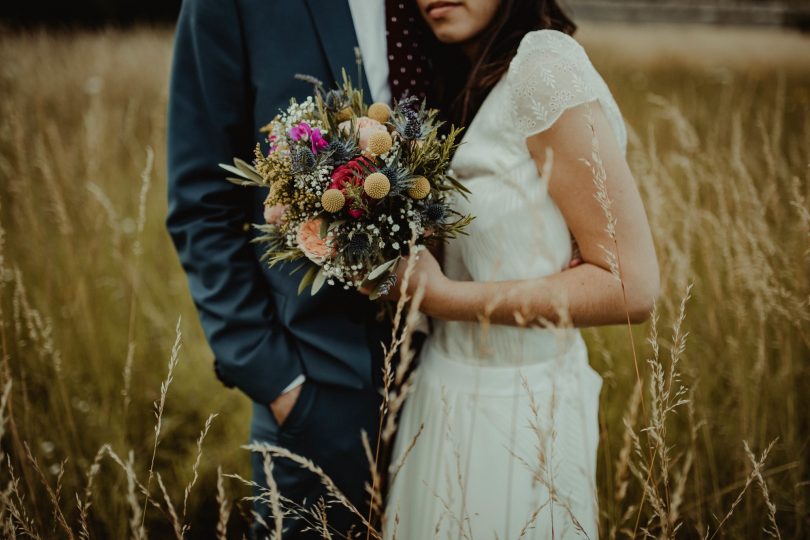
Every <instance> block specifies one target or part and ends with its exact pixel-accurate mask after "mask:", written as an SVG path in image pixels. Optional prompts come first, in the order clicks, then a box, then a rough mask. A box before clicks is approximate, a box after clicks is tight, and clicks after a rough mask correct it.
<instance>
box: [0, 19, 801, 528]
mask: <svg viewBox="0 0 810 540" xmlns="http://www.w3.org/2000/svg"><path fill="white" fill-rule="evenodd" d="M580 39H581V41H582V42H583V44H584V45H585V47H586V49H587V50H588V51H589V52H590V54H591V57H592V59H593V61H594V64H595V65H596V66H597V68H598V69H599V70H600V71H601V72H602V73H603V75H604V77H605V79H606V81H607V82H608V84H609V86H610V87H611V88H612V90H613V91H614V95H615V96H616V99H617V101H618V103H619V105H620V107H621V108H622V110H623V112H624V114H625V117H626V120H627V123H628V126H629V128H630V129H629V131H630V134H631V135H630V151H629V154H628V159H629V162H630V164H631V167H632V169H633V171H634V173H635V176H636V179H637V181H638V183H639V185H640V187H641V191H642V194H643V196H644V199H645V202H646V204H647V209H648V214H649V217H650V221H651V225H652V229H653V234H654V236H655V239H656V244H657V249H658V254H659V258H660V263H661V268H662V279H663V287H664V289H663V294H662V297H661V299H660V301H659V305H658V324H657V334H658V340H657V343H659V344H660V351H659V353H658V354H657V355H656V354H655V352H654V351H655V348H654V347H652V346H651V344H650V343H648V341H647V340H646V338H647V337H649V336H650V335H651V332H652V331H653V330H652V329H651V323H648V324H646V325H644V326H642V327H639V328H636V329H635V330H634V337H635V344H636V351H635V352H636V355H637V356H638V362H639V367H640V370H641V376H642V378H643V379H644V391H643V399H642V400H641V404H640V403H639V398H638V397H637V394H636V393H635V392H634V388H635V385H636V372H635V367H634V362H633V351H632V350H631V347H630V345H629V340H628V332H627V329H626V328H609V329H593V330H587V331H586V337H587V341H588V343H589V345H590V347H591V362H592V364H593V365H594V367H595V368H596V369H597V371H599V372H600V373H601V374H602V375H603V377H604V379H605V385H604V388H603V391H602V397H601V400H602V440H601V448H600V461H599V498H600V509H601V513H602V521H601V527H602V537H604V538H613V537H618V538H626V537H628V536H639V537H641V536H643V535H644V534H649V535H650V536H653V537H665V538H669V537H678V538H698V537H699V538H704V537H708V538H712V537H715V534H716V537H724V538H760V537H766V536H769V535H771V536H776V537H781V538H797V539H798V538H806V537H807V536H808V535H810V509H809V508H808V505H810V459H809V458H808V456H809V455H810V448H808V443H809V442H810V410H809V409H808V404H807V399H808V396H810V278H809V277H808V275H809V274H810V203H809V202H808V200H810V182H809V180H810V36H801V35H799V34H792V33H787V32H781V31H777V30H744V29H716V28H708V27H667V26H660V27H629V26H628V27H624V26H603V27H596V26H593V25H591V26H585V27H583V29H582V31H581V35H580ZM170 56H171V32H170V31H169V30H166V29H139V30H132V31H113V30H110V31H102V32H98V33H56V34H54V33H45V32H35V33H30V34H18V33H11V32H4V33H2V34H0V96H2V97H1V98H0V118H2V123H0V325H1V326H0V347H2V349H1V350H0V353H1V354H2V362H1V363H0V365H1V366H2V368H1V369H0V390H4V393H3V394H2V403H0V420H1V422H0V426H1V427H0V435H2V446H1V447H0V457H2V462H3V464H2V466H1V468H0V490H2V494H0V530H2V531H3V533H2V534H3V536H14V535H16V536H20V537H26V536H31V537H42V538H50V537H81V538H86V537H93V538H124V537H127V536H130V537H138V534H137V531H138V529H139V525H140V523H141V521H143V522H144V523H145V526H146V532H147V533H148V535H149V537H151V538H163V537H171V536H175V535H177V534H179V535H184V536H185V537H187V538H210V537H213V536H215V535H216V534H220V535H223V536H224V535H225V534H226V531H225V530H224V529H223V525H222V524H219V528H218V522H219V521H220V520H221V519H224V518H225V516H226V511H227V510H230V519H229V523H228V529H227V536H228V537H240V536H241V533H242V532H243V531H244V530H245V524H246V523H247V518H246V515H247V514H249V504H248V503H247V502H245V501H242V500H241V498H242V497H244V496H246V495H248V493H249V490H248V489H247V488H246V487H245V486H244V484H243V483H241V482H240V481H239V480H238V479H236V478H233V477H230V476H226V475H228V474H239V475H241V476H244V477H247V476H248V475H249V467H248V453H247V451H246V450H244V449H242V448H240V446H241V445H242V444H244V443H245V442H247V425H248V415H249V407H248V403H247V400H246V398H244V397H242V396H240V395H239V394H238V393H237V392H236V391H234V390H227V389H225V388H224V387H221V386H220V384H219V383H218V382H217V381H216V379H215V378H214V375H213V371H212V368H211V355H210V352H209V351H208V349H207V345H206V344H205V341H204V339H203V335H202V332H201V329H200V327H199V324H198V322H197V318H196V313H195V311H194V307H193V304H192V302H191V299H190V297H189V294H188V292H187V289H186V284H185V278H184V275H183V272H182V270H181V268H180V266H179V263H178V261H177V258H176V256H175V253H174V249H173V247H172V245H171V242H170V240H169V237H168V235H167V233H166V231H165V229H164V226H163V221H164V216H165V213H166V195H165V192H166V173H165V149H164V148H165V127H166V98H167V79H168V72H169V64H170ZM690 284H692V288H691V299H690V300H689V302H688V303H687V304H686V308H685V319H684V320H682V321H681V324H680V325H678V324H677V323H678V321H679V320H680V318H679V309H680V305H681V301H682V299H683V298H684V295H685V293H686V290H687V288H688V287H689V285H690ZM178 320H180V323H179V327H178ZM673 325H674V326H675V327H676V328H675V330H674V331H673V329H672V326H673ZM176 327H178V328H179V329H180V331H181V332H182V348H181V349H180V351H179V355H178V356H177V357H176V360H177V362H176V367H175V368H174V370H173V378H172V380H171V384H170V386H168V390H167V392H164V393H163V395H164V396H165V407H164V408H163V411H162V416H161V417H160V424H159V425H160V430H159V445H158V446H157V450H156V452H155V444H156V443H155V435H156V416H155V413H154V410H155V409H154V405H153V402H156V401H157V402H158V406H161V401H162V398H161V395H162V393H161V388H162V387H161V384H162V383H163V382H164V380H165V379H166V377H167V369H168V364H169V361H170V358H171V357H172V346H173V344H174V343H175V340H176V332H175V330H176ZM687 332H688V336H686V335H685V333H687ZM648 359H651V360H652V361H651V362H650V363H648V362H647V360H648ZM673 361H674V362H675V364H676V366H675V367H676V369H675V370H674V371H671V366H672V364H673ZM164 384H165V383H164ZM681 384H682V385H683V387H684V393H683V394H678V388H679V387H680V385H681ZM164 388H165V386H164ZM667 396H668V397H667ZM680 398H684V399H685V400H687V403H683V404H681V405H677V406H674V410H672V411H668V412H667V409H668V408H669V406H670V405H674V404H675V403H676V402H677V401H679V400H680ZM213 413H217V414H218V416H217V417H216V418H214V419H213V421H212V422H211V425H210V430H209V431H208V433H207V436H206V437H205V438H204V440H203V441H202V443H201V446H200V447H198V438H199V436H200V432H201V430H203V427H204V425H205V423H206V419H207V418H208V417H209V415H210V414H213ZM773 441H775V443H774V444H773V446H772V447H770V445H771V443H772V442H773ZM746 444H747V445H748V447H750V450H751V452H753V453H754V454H755V456H754V459H753V460H752V458H751V456H749V455H747V453H746V446H745V445H746ZM104 445H108V446H104ZM199 448H201V457H199V454H200V450H199ZM768 448H771V450H770V452H769V453H768V454H767V456H766V459H764V460H763V461H759V459H760V456H761V454H762V453H763V452H764V451H766V449H768ZM100 449H101V450H100ZM153 455H154V464H153V466H152V465H151V464H152V460H153ZM116 457H117V460H118V461H116ZM130 460H131V461H130ZM218 468H219V469H220V470H221V471H222V475H221V476H220V475H218ZM150 470H152V471H154V472H155V473H156V474H155V475H154V476H153V477H152V479H151V480H150V481H149V486H150V493H151V500H152V502H153V503H154V504H149V505H148V506H147V508H148V509H147V512H146V515H145V517H144V516H142V515H141V512H142V509H143V507H144V497H143V496H142V495H141V493H140V492H139V491H138V485H137V483H136V481H137V482H140V483H144V484H145V483H147V478H148V477H149V471H150ZM650 471H652V472H650ZM158 474H159V475H160V478H159V479H158V476H157V475H158ZM159 480H160V482H162V484H163V485H165V488H166V492H167V494H168V495H169V497H170V499H171V500H172V502H173V505H172V506H173V507H174V511H175V513H176V514H177V517H176V519H175V518H172V516H171V514H170V511H169V507H168V504H167V503H166V501H165V497H164V496H163V494H162V493H161V489H160V487H159V486H160V482H159ZM218 480H219V484H220V486H219V488H218V486H217V484H218ZM192 482H194V485H193V487H192V488H191V489H190V492H189V493H190V494H189V495H188V500H187V505H185V504H184V503H183V500H184V492H185V490H186V487H187V485H189V484H190V483H192ZM55 501H56V502H57V503H58V504H55ZM88 505H89V506H88ZM186 506H187V507H186ZM229 506H230V508H228V507H229ZM57 507H58V508H59V510H56V508H57ZM157 507H159V508H157ZM729 514H730V515H729ZM173 522H179V523H186V524H189V525H190V526H191V528H190V529H189V530H188V531H182V530H181V531H175V529H174V528H173V525H172V523H173ZM645 531H646V532H645Z"/></svg>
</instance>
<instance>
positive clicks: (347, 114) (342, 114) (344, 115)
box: [335, 107, 354, 122]
mask: <svg viewBox="0 0 810 540" xmlns="http://www.w3.org/2000/svg"><path fill="white" fill-rule="evenodd" d="M352 116H354V111H353V110H352V108H351V107H344V108H343V109H340V110H339V111H338V113H337V114H336V115H335V118H336V119H337V121H338V122H345V121H346V120H351V119H352Z"/></svg>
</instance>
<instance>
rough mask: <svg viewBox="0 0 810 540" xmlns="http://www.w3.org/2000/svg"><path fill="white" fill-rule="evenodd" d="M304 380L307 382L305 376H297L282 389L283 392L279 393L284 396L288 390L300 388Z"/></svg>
mask: <svg viewBox="0 0 810 540" xmlns="http://www.w3.org/2000/svg"><path fill="white" fill-rule="evenodd" d="M306 380H307V378H306V376H305V375H304V374H303V373H302V374H301V375H299V376H298V377H296V378H295V379H293V380H292V382H291V383H290V384H288V385H287V387H286V388H284V390H282V391H281V393H282V394H286V393H287V392H289V391H290V390H293V389H295V388H297V387H299V386H301V385H302V384H304V382H305V381H306Z"/></svg>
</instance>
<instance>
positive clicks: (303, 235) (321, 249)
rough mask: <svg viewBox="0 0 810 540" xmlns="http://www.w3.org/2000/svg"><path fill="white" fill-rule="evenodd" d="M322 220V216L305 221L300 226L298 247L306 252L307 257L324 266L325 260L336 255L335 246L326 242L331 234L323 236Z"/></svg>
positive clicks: (297, 236)
mask: <svg viewBox="0 0 810 540" xmlns="http://www.w3.org/2000/svg"><path fill="white" fill-rule="evenodd" d="M322 221H323V220H322V219H320V218H315V219H310V220H309V221H305V222H303V223H302V224H301V225H300V226H299V227H298V234H297V235H296V239H297V240H298V248H299V249H300V250H301V251H303V252H304V255H306V257H307V259H309V260H310V261H312V262H314V263H315V264H317V265H318V266H322V265H323V263H324V262H326V261H327V260H328V259H330V258H332V257H333V256H334V255H335V248H333V247H332V246H329V245H327V243H326V241H327V240H328V239H330V238H331V235H327V237H326V238H321V222H322Z"/></svg>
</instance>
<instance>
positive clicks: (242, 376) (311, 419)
mask: <svg viewBox="0 0 810 540" xmlns="http://www.w3.org/2000/svg"><path fill="white" fill-rule="evenodd" d="M406 4H407V5H406ZM410 5H411V2H404V3H399V2H391V1H389V2H388V5H387V6H386V5H385V4H384V2H383V0H295V1H290V0H185V1H184V2H183V7H182V10H181V13H180V18H179V20H178V25H177V32H176V38H175V39H176V41H175V54H174V62H173V67H172V81H171V92H170V100H169V131H168V168H169V214H168V218H167V228H168V230H169V232H170V234H171V237H172V239H173V241H174V244H175V247H176V248H177V252H178V254H179V257H180V260H181V262H182V265H183V268H184V269H185V271H186V274H187V276H188V283H189V289H190V291H191V294H192V297H193V298H194V302H195V304H196V306H197V309H198V312H199V315H200V320H201V322H202V326H203V329H204V330H205V334H206V336H207V339H208V342H209V344H210V346H211V349H212V351H213V353H214V357H215V360H214V362H215V369H216V372H217V375H218V376H219V378H220V379H221V380H222V381H223V382H224V383H225V384H226V385H228V386H235V387H237V388H238V389H239V390H241V391H242V392H244V393H245V394H246V395H247V396H248V397H249V398H250V399H251V400H252V401H253V419H252V423H251V440H252V441H253V440H257V441H261V442H269V443H272V444H278V445H282V446H285V447H287V448H289V449H290V450H292V451H294V452H296V453H299V454H302V455H304V456H307V457H309V458H311V459H312V460H313V461H315V462H316V463H317V464H318V465H319V466H321V467H323V469H324V470H325V471H326V473H327V474H329V475H330V477H331V478H332V479H333V480H334V481H335V482H336V483H337V485H338V487H339V488H340V489H341V490H342V491H343V492H344V493H345V494H346V495H347V496H348V497H349V499H350V500H351V501H352V502H353V503H354V504H355V505H356V506H357V507H358V508H360V509H361V512H365V511H366V509H367V503H366V496H365V493H364V485H365V483H366V482H367V481H368V479H369V477H370V474H369V464H368V462H367V460H366V458H365V453H364V451H363V449H362V446H361V438H360V434H361V431H363V430H365V431H366V432H367V433H368V434H369V437H370V438H371V440H372V441H374V440H375V439H374V438H375V436H376V431H377V427H376V426H377V421H378V414H379V404H380V394H379V391H378V387H379V381H378V380H377V379H379V373H380V367H381V366H380V362H381V357H382V348H381V343H384V342H388V341H389V340H390V322H389V321H387V320H382V321H380V320H378V318H377V314H378V307H379V306H377V305H375V304H373V303H372V302H370V301H369V300H368V299H367V298H366V297H364V296H362V295H360V294H359V293H357V292H355V291H345V290H343V289H342V288H340V287H333V288H330V287H325V288H324V289H322V290H321V291H320V292H319V293H318V294H316V295H314V296H311V295H310V293H309V291H305V292H304V293H303V294H301V295H299V294H298V293H297V288H298V282H299V280H300V279H301V276H302V274H301V273H294V274H291V271H292V269H293V268H292V267H290V266H277V267H274V268H272V269H270V268H268V267H267V265H265V264H263V263H261V262H260V260H259V258H260V256H261V252H262V250H263V247H262V246H261V245H257V244H251V243H250V239H251V238H252V237H253V235H254V233H253V231H252V230H251V227H250V224H251V223H258V222H261V221H262V210H263V205H262V202H263V199H264V197H265V196H266V193H263V192H262V190H258V189H253V190H251V189H248V188H244V187H238V186H235V185H233V184H230V183H229V182H227V181H226V180H225V178H224V177H225V174H223V171H222V170H221V169H220V168H219V167H218V163H229V162H231V160H232V158H233V157H234V156H239V157H241V158H243V159H245V160H247V161H250V160H251V157H252V150H253V147H254V145H255V143H256V141H259V140H262V139H263V136H262V135H261V134H260V132H259V128H260V127H261V126H263V125H265V124H266V123H267V122H268V121H270V120H271V119H272V118H273V117H274V116H275V115H276V114H277V113H278V111H279V110H280V109H283V108H285V107H286V106H287V104H288V103H289V99H290V97H296V98H299V99H302V98H304V97H305V96H306V95H309V94H311V93H312V87H311V85H309V84H308V83H305V82H302V81H300V80H297V79H296V78H295V75H296V74H298V73H303V74H307V75H311V76H314V77H316V78H318V79H320V80H321V81H323V82H324V83H325V84H326V85H327V86H334V85H335V84H336V81H337V80H339V79H340V73H341V70H342V69H344V68H345V69H346V71H347V72H348V73H356V71H357V70H356V57H355V49H356V48H357V47H358V46H359V48H360V49H361V50H362V54H363V59H364V66H363V67H364V71H365V77H364V80H363V81H362V84H363V88H364V93H365V95H366V96H367V98H366V99H367V100H368V99H369V98H368V96H369V95H370V96H371V98H372V99H373V100H374V101H384V102H390V98H391V88H392V87H393V88H394V89H395V91H396V92H397V93H398V94H399V93H400V91H402V90H405V88H404V85H406V83H405V82H404V81H399V80H398V79H397V78H396V76H395V77H393V78H392V77H390V76H389V72H390V73H391V74H393V75H395V73H394V70H396V73H400V72H402V73H405V71H406V70H405V69H404V68H400V67H395V66H397V64H395V63H392V61H393V60H395V59H397V58H399V57H397V56H395V55H394V54H391V53H394V52H396V53H397V54H400V53H403V52H405V51H406V50H408V49H409V47H411V46H413V47H416V45H417V44H416V42H415V41H414V42H407V43H405V44H404V46H403V43H400V42H399V41H397V42H391V39H392V38H393V39H398V38H397V36H398V35H400V34H398V33H396V32H392V31H391V30H392V26H391V22H390V21H391V20H393V21H394V22H396V21H397V19H398V17H397V15H398V14H399V15H400V16H399V19H402V18H403V16H407V14H406V13H405V12H402V14H400V12H399V11H396V10H403V9H408V8H409V7H410ZM386 17H387V19H388V22H389V24H388V30H389V32H386ZM399 22H400V23H405V24H406V25H407V24H408V23H413V22H414V21H413V18H409V20H400V21H399ZM399 28H402V26H400V27H399ZM399 31H400V32H401V30H399ZM408 34H409V31H408V30H407V29H406V30H404V35H408ZM422 58H424V57H422ZM403 59H404V58H403ZM412 59H413V56H412V54H411V53H408V58H407V60H412ZM389 67H390V68H391V69H389ZM411 67H413V66H411ZM414 69H415V68H414ZM419 72H420V73H421V68H419ZM409 79H410V77H409ZM355 82H356V83H357V81H355ZM408 83H414V84H416V82H415V81H408ZM414 89H415V88H414ZM252 461H253V469H254V480H255V481H256V482H257V483H259V484H262V485H266V482H265V477H264V472H263V469H262V457H261V455H258V454H254V455H253V456H252ZM273 476H274V479H275V481H276V483H277V484H278V486H279V489H280V490H281V493H282V495H283V496H285V497H288V498H290V499H292V500H295V501H298V502H299V503H302V502H304V501H306V502H307V504H311V503H313V502H315V501H316V500H317V499H318V498H319V497H320V496H322V495H323V493H324V492H323V488H322V486H321V484H320V482H319V481H318V479H317V478H315V477H314V476H313V475H311V474H309V473H307V472H306V471H304V470H302V469H301V468H300V467H298V466H296V465H294V464H292V463H291V462H288V461H286V460H274V469H273ZM256 510H257V512H258V513H259V514H260V515H261V516H262V519H264V520H265V521H267V523H270V524H272V521H270V520H271V517H270V516H269V508H267V507H266V505H257V507H256ZM329 520H330V524H331V525H333V526H334V527H335V529H336V530H338V531H340V532H345V531H346V529H347V528H348V527H349V526H351V525H352V524H355V525H356V523H355V522H354V521H353V518H352V517H351V515H350V514H349V513H348V512H342V511H340V510H339V509H337V508H336V509H334V510H333V511H331V513H330V516H329ZM284 526H285V536H284V537H285V538H301V537H304V536H305V533H302V529H303V528H305V527H306V524H305V523H304V521H302V520H300V519H292V518H288V519H285V522H284ZM254 532H255V533H257V534H262V533H264V534H266V531H264V530H263V528H262V527H261V526H260V525H258V526H256V527H255V528H254Z"/></svg>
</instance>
